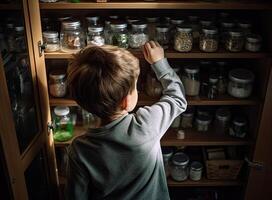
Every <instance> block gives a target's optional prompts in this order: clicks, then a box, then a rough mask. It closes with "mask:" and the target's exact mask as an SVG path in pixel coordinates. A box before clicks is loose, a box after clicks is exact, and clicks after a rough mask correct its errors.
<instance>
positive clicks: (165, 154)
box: [162, 147, 174, 159]
mask: <svg viewBox="0 0 272 200" xmlns="http://www.w3.org/2000/svg"><path fill="white" fill-rule="evenodd" d="M173 153H174V148H172V147H162V156H163V157H164V158H168V159H169V158H170V157H171V156H172V155H173Z"/></svg>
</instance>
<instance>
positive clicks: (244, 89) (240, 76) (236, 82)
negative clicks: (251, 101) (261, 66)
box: [228, 68, 254, 98]
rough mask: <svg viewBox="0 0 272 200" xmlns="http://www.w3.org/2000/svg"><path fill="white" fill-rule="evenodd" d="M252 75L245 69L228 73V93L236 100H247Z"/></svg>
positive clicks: (251, 83)
mask: <svg viewBox="0 0 272 200" xmlns="http://www.w3.org/2000/svg"><path fill="white" fill-rule="evenodd" d="M253 81H254V74H253V73H252V72H251V71H249V70H247V69H241V68H238V69H233V70H231V71H230V72H229V83H228V93H229V94H230V95H231V96H233V97H237V98H247V97H249V96H250V95H251V93H252V88H253Z"/></svg>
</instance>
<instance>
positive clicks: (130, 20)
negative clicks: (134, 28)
mask: <svg viewBox="0 0 272 200" xmlns="http://www.w3.org/2000/svg"><path fill="white" fill-rule="evenodd" d="M138 21H140V19H139V18H136V17H134V18H133V17H129V18H127V22H128V23H129V24H132V23H135V22H138Z"/></svg>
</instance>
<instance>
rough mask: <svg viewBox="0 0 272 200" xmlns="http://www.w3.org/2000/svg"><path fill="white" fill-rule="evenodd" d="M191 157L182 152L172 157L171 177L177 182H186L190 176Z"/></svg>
mask: <svg viewBox="0 0 272 200" xmlns="http://www.w3.org/2000/svg"><path fill="white" fill-rule="evenodd" d="M188 165H189V157H188V156H187V155H186V154H185V153H182V152H178V153H175V154H174V155H173V157H172V164H171V177H172V178H173V179H174V180H175V181H185V180H186V179H187V178H188V175H189V166H188Z"/></svg>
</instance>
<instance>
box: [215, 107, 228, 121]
mask: <svg viewBox="0 0 272 200" xmlns="http://www.w3.org/2000/svg"><path fill="white" fill-rule="evenodd" d="M230 116H231V113H230V111H229V109H227V108H219V109H217V110H216V113H215V117H216V118H217V119H219V120H220V121H228V120H229V119H230Z"/></svg>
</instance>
